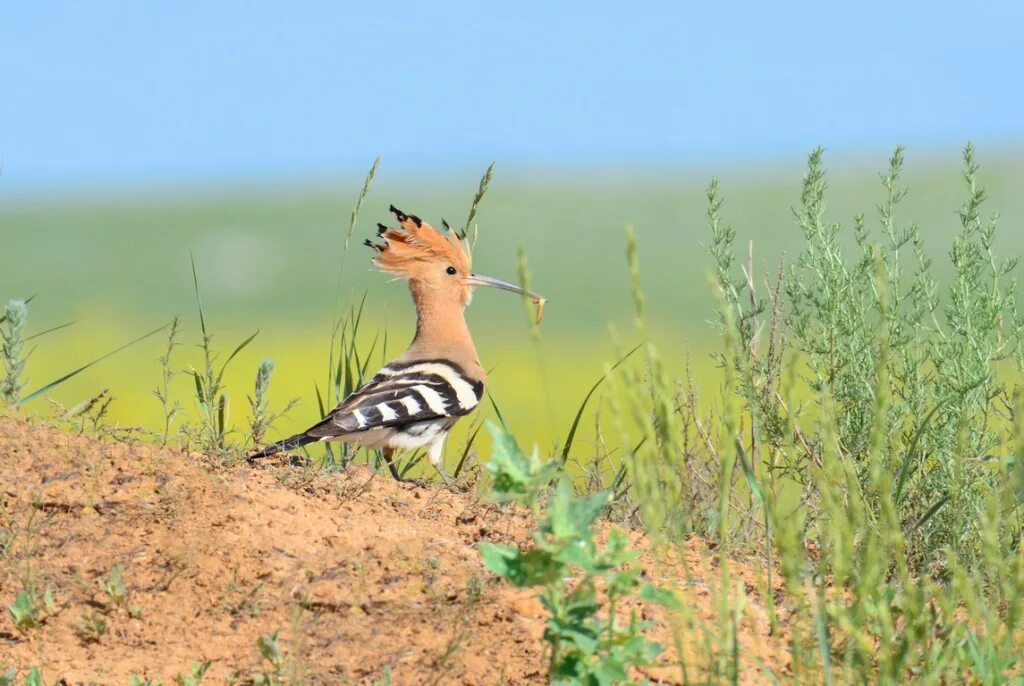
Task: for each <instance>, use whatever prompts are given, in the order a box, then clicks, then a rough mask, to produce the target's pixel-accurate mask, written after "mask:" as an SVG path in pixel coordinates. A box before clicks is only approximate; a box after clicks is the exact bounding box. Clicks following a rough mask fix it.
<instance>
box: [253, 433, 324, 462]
mask: <svg viewBox="0 0 1024 686" xmlns="http://www.w3.org/2000/svg"><path fill="white" fill-rule="evenodd" d="M316 440H317V439H316V438H313V437H312V436H310V435H308V434H305V433H301V434H295V435H294V436H292V437H290V438H286V439H284V440H283V441H278V442H277V443H274V444H273V445H268V446H267V447H266V448H264V449H263V450H260V451H259V452H255V453H253V454H252V455H250V456H249V457H247V458H245V459H246V460H248V461H249V462H252V461H253V460H258V459H259V458H261V457H268V456H270V455H276V454H277V453H283V452H286V451H288V450H291V449H293V448H298V447H301V446H304V445H306V444H307V443H313V442H315V441H316Z"/></svg>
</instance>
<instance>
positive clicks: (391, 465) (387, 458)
mask: <svg viewBox="0 0 1024 686" xmlns="http://www.w3.org/2000/svg"><path fill="white" fill-rule="evenodd" d="M381 453H382V454H383V455H384V461H385V462H387V463H388V469H390V470H391V476H393V477H395V481H405V479H403V478H402V475H401V474H399V473H398V468H397V467H395V461H394V460H392V459H391V456H392V455H394V454H395V449H394V448H384V449H382V450H381Z"/></svg>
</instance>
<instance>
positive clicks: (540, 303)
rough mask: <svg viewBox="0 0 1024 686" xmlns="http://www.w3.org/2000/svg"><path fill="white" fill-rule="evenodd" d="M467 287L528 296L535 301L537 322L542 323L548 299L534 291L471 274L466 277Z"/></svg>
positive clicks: (489, 277)
mask: <svg viewBox="0 0 1024 686" xmlns="http://www.w3.org/2000/svg"><path fill="white" fill-rule="evenodd" d="M466 285H468V286H489V287H491V288H498V289H501V290H503V291H509V292H511V293H518V294H519V295H523V296H526V297H527V298H530V299H531V300H532V301H533V304H534V305H536V306H537V321H538V322H540V317H541V313H542V312H543V311H544V303H546V302H547V298H545V297H544V296H542V295H537V294H536V293H534V292H533V291H528V290H526V289H525V288H520V287H519V286H517V285H515V284H514V283H509V282H508V281H502V280H501V279H495V278H493V277H491V276H481V275H480V274H470V275H469V276H467V277H466Z"/></svg>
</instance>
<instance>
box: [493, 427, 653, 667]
mask: <svg viewBox="0 0 1024 686" xmlns="http://www.w3.org/2000/svg"><path fill="white" fill-rule="evenodd" d="M491 432H492V434H493V435H494V452H493V454H492V457H491V460H490V461H489V462H488V463H487V465H486V468H487V470H488V471H489V472H490V473H491V475H492V477H493V482H492V485H491V495H492V497H493V499H494V500H496V501H497V502H501V503H515V504H517V505H520V506H523V507H528V508H530V509H531V510H532V511H533V513H534V515H535V517H537V519H538V521H537V528H536V530H535V531H534V532H533V535H532V543H531V545H530V546H529V547H528V548H525V549H521V548H519V547H516V546H509V545H497V544H489V543H482V544H481V545H480V554H481V556H482V557H483V560H484V564H486V565H487V567H488V568H489V569H490V570H491V571H493V572H494V573H495V574H497V575H498V576H500V577H502V578H503V579H505V580H506V581H508V582H510V583H512V584H513V585H515V586H519V587H536V588H538V589H540V600H541V603H542V604H543V605H544V608H545V609H546V610H547V612H548V621H547V628H546V629H545V631H544V640H545V641H547V643H548V646H549V651H550V661H549V665H548V676H549V679H550V680H551V682H552V683H559V684H588V685H589V684H593V685H598V684H624V683H632V682H631V669H632V668H634V667H638V666H642V665H645V664H648V663H650V661H651V660H653V659H654V658H655V657H656V656H657V655H658V654H659V653H660V652H661V648H660V646H658V645H657V644H655V643H653V642H651V641H650V640H648V639H647V637H646V636H645V634H644V631H645V630H646V629H647V628H648V626H649V625H648V623H646V622H641V621H639V620H638V619H637V615H636V610H635V609H633V610H632V611H631V615H630V619H629V621H627V622H622V621H621V620H620V618H619V616H618V615H619V613H618V610H619V609H620V608H621V606H622V604H623V603H624V602H626V601H629V600H638V599H640V598H643V599H645V600H647V601H648V602H663V603H664V602H669V601H670V600H671V596H670V595H669V594H666V593H664V592H663V591H660V590H659V589H657V588H655V587H653V586H650V585H646V584H641V582H640V580H639V575H640V570H639V568H637V567H635V566H631V564H630V563H632V562H633V561H634V560H635V559H636V558H637V553H635V552H634V551H632V550H630V548H629V539H628V538H627V537H626V535H625V534H624V533H622V532H621V531H620V530H618V529H612V530H611V531H610V532H609V534H608V540H607V542H606V543H605V544H604V545H599V544H598V543H597V541H596V539H595V536H596V531H595V528H594V527H595V525H596V523H597V520H598V519H599V518H600V517H601V514H602V513H603V512H604V511H605V508H606V507H607V505H608V501H609V496H610V494H609V493H608V492H606V491H602V492H599V493H594V494H592V495H589V496H582V497H581V496H574V495H573V494H572V492H571V489H570V487H569V484H568V483H567V482H566V480H565V479H564V478H562V475H561V469H560V462H559V461H558V460H550V461H547V462H542V461H541V460H540V458H539V457H538V455H537V452H536V451H534V453H532V454H531V455H529V456H527V455H524V454H523V452H522V451H521V450H520V449H519V446H518V445H517V444H516V442H515V439H514V438H513V437H512V436H511V434H509V433H508V432H506V431H505V430H503V429H500V428H498V427H496V426H494V425H492V426H491ZM552 480H555V481H556V482H557V484H556V485H555V486H554V490H553V492H549V491H550V485H551V483H552Z"/></svg>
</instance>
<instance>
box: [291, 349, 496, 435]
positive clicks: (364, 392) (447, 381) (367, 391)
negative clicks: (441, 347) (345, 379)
mask: <svg viewBox="0 0 1024 686" xmlns="http://www.w3.org/2000/svg"><path fill="white" fill-rule="evenodd" d="M483 392H484V384H483V382H482V381H476V380H474V379H472V378H470V377H469V376H467V375H466V372H465V371H464V370H463V369H462V368H461V367H460V366H459V365H457V364H455V363H453V362H449V361H447V360H421V361H417V362H405V363H392V364H389V365H388V366H386V367H384V368H383V369H381V370H380V371H379V372H377V374H376V375H375V376H374V377H373V378H372V379H370V380H369V381H368V382H367V383H366V384H364V385H363V386H362V387H361V388H359V389H358V390H357V391H355V392H353V393H352V395H350V396H349V397H347V398H345V400H343V401H342V403H341V404H340V405H338V407H337V408H336V409H335V410H334V411H333V412H331V413H330V414H329V415H327V417H325V418H324V421H323V422H321V423H320V424H318V425H316V426H314V427H313V428H312V429H310V430H309V431H308V432H306V435H307V436H310V437H312V438H319V439H325V438H335V437H340V436H345V435H348V434H354V433H360V432H363V431H370V430H372V429H382V428H389V427H401V426H405V425H408V424H415V423H418V422H425V421H431V420H437V419H444V418H454V417H460V416H462V415H464V414H468V413H469V412H471V411H472V410H473V409H474V408H475V407H476V406H477V405H479V404H480V398H482V397H483Z"/></svg>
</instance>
